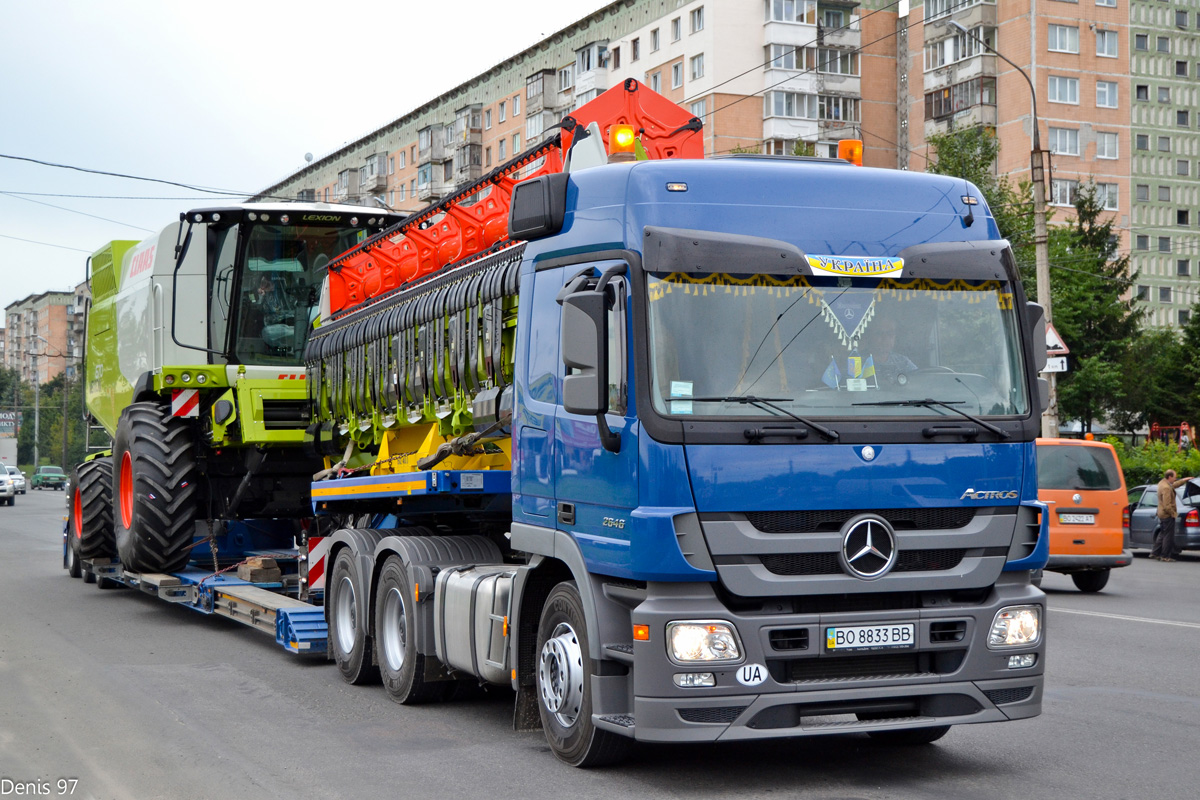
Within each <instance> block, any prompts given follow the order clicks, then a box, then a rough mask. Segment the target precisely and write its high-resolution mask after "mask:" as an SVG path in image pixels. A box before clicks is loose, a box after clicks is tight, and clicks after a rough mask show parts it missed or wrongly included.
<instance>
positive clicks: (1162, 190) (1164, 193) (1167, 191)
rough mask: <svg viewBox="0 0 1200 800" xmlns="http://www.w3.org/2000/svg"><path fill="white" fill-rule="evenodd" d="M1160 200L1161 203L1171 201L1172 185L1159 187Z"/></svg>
mask: <svg viewBox="0 0 1200 800" xmlns="http://www.w3.org/2000/svg"><path fill="white" fill-rule="evenodd" d="M1158 201H1159V202H1160V203H1169V202H1171V187H1170V186H1160V187H1158Z"/></svg>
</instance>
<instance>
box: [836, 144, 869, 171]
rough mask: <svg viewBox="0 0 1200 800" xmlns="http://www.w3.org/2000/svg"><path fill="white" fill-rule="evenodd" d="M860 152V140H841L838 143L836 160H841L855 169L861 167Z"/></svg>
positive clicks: (861, 145)
mask: <svg viewBox="0 0 1200 800" xmlns="http://www.w3.org/2000/svg"><path fill="white" fill-rule="evenodd" d="M862 151H863V144H862V139H842V140H841V141H840V142H838V158H843V159H845V160H846V161H849V162H850V163H851V164H853V165H854V166H856V167H861V166H862V156H863V153H862Z"/></svg>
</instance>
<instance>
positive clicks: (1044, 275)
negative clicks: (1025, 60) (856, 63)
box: [950, 20, 1058, 439]
mask: <svg viewBox="0 0 1200 800" xmlns="http://www.w3.org/2000/svg"><path fill="white" fill-rule="evenodd" d="M950 26H951V27H953V28H955V29H956V30H958V31H960V32H961V33H963V34H965V35H966V36H969V37H971V38H972V39H974V40H975V41H976V42H978V43H979V44H981V45H983V47H984V48H985V49H986V50H988V51H989V52H991V53H992V54H993V55H995V56H997V57H999V58H1000V59H1002V60H1003V61H1005V62H1006V63H1007V64H1008V65H1009V66H1010V67H1012V68H1013V69H1015V70H1016V71H1017V72H1019V73H1021V77H1022V78H1024V79H1025V82H1026V83H1028V84H1029V99H1030V101H1031V102H1032V104H1033V149H1032V151H1031V152H1030V154H1029V171H1030V174H1029V177H1030V180H1031V181H1032V182H1033V251H1034V255H1035V257H1036V264H1037V271H1036V275H1037V299H1038V305H1040V306H1041V307H1042V308H1043V309H1044V310H1045V312H1046V324H1047V325H1049V324H1050V323H1051V322H1052V321H1053V320H1054V314H1053V312H1052V309H1051V298H1050V247H1049V238H1048V234H1047V230H1046V161H1047V157H1048V156H1049V153H1048V152H1047V151H1045V150H1043V149H1042V137H1041V134H1040V133H1039V131H1038V128H1039V125H1038V113H1037V90H1036V89H1034V87H1033V81H1032V80H1030V78H1029V74H1028V73H1027V72H1025V70H1023V69H1021V68H1020V67H1018V66H1017V65H1016V64H1014V63H1013V62H1012V61H1010V60H1009V59H1008V57H1007V56H1005V55H1004V54H1003V53H1001V52H1000V51H999V50H997V49H996V48H994V47H992V46H991V45H990V44H988V43H987V42H985V41H984V40H983V39H980V38H979V37H978V36H976V35H975V34H973V33H971V31H969V30H968V29H967V28H966V26H964V25H963V24H962V23H960V22H957V21H955V20H951V21H950ZM1036 344H1037V343H1036V342H1035V345H1036ZM1042 344H1045V342H1042ZM1046 377H1047V382H1048V383H1049V385H1050V397H1049V403H1048V404H1047V406H1046V411H1045V413H1044V414H1042V436H1044V437H1046V438H1050V439H1057V438H1058V388H1057V385H1056V381H1055V374H1054V373H1053V372H1048V373H1046Z"/></svg>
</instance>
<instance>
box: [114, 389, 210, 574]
mask: <svg viewBox="0 0 1200 800" xmlns="http://www.w3.org/2000/svg"><path fill="white" fill-rule="evenodd" d="M112 472H113V486H114V491H113V528H114V530H115V533H116V543H117V554H118V555H119V556H120V557H121V563H122V564H124V565H125V567H126V569H129V570H132V571H134V572H173V571H175V570H178V569H180V568H182V567H183V566H184V565H186V564H187V562H188V559H189V558H190V557H191V552H192V551H191V547H192V537H193V535H194V533H195V519H196V510H197V498H196V495H197V484H196V481H197V479H198V477H199V475H198V474H197V472H196V459H195V455H194V453H193V452H192V433H191V428H190V427H189V425H188V423H187V422H185V421H184V420H183V419H181V418H179V417H172V416H170V415H168V414H165V413H164V412H163V410H162V409H161V408H160V407H159V406H158V405H157V404H156V403H133V404H132V405H130V406H129V407H127V408H126V409H125V410H124V411H123V412H122V413H121V419H120V421H118V422H117V435H116V436H115V437H114V438H113V456H112Z"/></svg>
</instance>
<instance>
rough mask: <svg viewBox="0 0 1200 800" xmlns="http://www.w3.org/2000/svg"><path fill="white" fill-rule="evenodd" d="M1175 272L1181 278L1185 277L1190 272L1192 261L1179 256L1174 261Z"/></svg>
mask: <svg viewBox="0 0 1200 800" xmlns="http://www.w3.org/2000/svg"><path fill="white" fill-rule="evenodd" d="M1175 273H1176V274H1177V275H1179V276H1180V277H1182V278H1186V277H1187V276H1188V275H1191V274H1192V262H1191V261H1189V260H1188V259H1186V258H1181V259H1179V260H1178V261H1176V262H1175Z"/></svg>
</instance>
